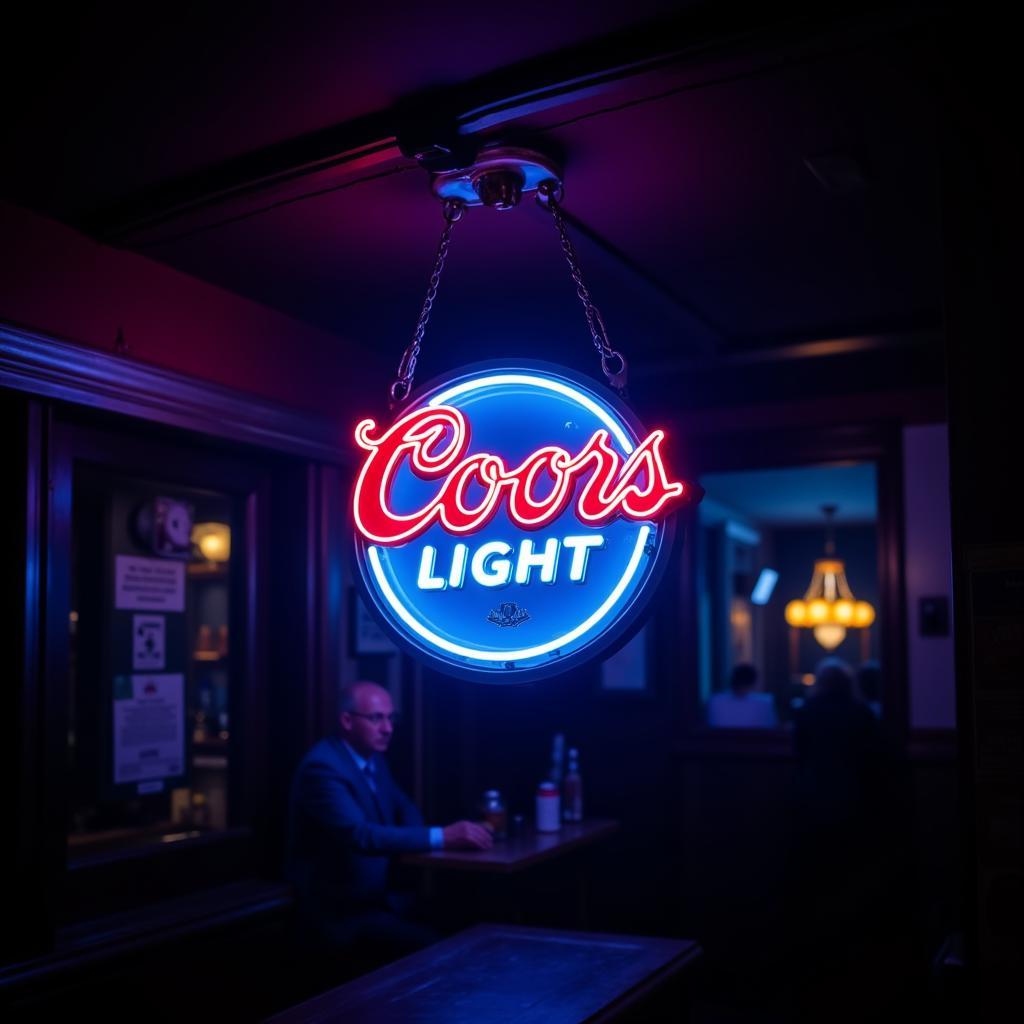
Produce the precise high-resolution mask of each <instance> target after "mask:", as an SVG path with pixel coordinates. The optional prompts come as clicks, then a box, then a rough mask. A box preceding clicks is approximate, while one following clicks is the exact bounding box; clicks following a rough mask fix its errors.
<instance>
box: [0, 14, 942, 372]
mask: <svg viewBox="0 0 1024 1024" xmlns="http://www.w3.org/2000/svg"><path fill="white" fill-rule="evenodd" d="M689 6H690V7H693V8H699V7H700V5H689ZM721 6H722V5H718V7H721ZM126 10H129V9H126ZM130 10H134V11H135V12H136V13H134V14H132V15H128V14H124V13H122V14H121V15H119V16H117V17H115V16H114V15H112V14H108V15H106V16H98V15H93V14H90V15H89V16H88V18H86V17H85V16H83V15H78V16H77V18H78V21H77V22H76V21H71V22H67V23H63V24H59V25H58V24H54V25H47V26H45V31H44V30H43V26H41V25H39V24H36V25H34V26H28V27H27V28H26V30H25V31H26V34H25V38H24V41H23V42H24V49H25V51H27V53H29V54H37V59H36V61H35V63H34V67H35V73H34V75H33V77H32V78H31V79H25V78H21V79H20V80H19V82H16V83H12V84H11V87H10V88H8V89H5V95H6V103H7V104H8V105H9V107H10V109H9V110H8V111H6V112H5V134H6V135H7V142H8V153H9V154H13V157H8V158H5V160H4V162H3V166H2V169H0V194H2V195H3V196H4V198H7V199H9V200H11V201H14V202H16V203H20V204H22V205H25V206H29V207H31V208H34V209H36V210H39V211H42V212H44V213H47V214H48V215H51V216H55V217H57V218H58V219H64V220H67V221H69V222H71V223H76V224H78V223H81V222H82V220H83V218H88V217H91V216H92V215H93V214H95V212H96V211H97V210H102V209H104V208H108V207H109V206H110V204H113V203H117V202H119V201H122V200H125V199H128V198H130V197H132V196H134V195H136V194H138V193H139V191H140V190H143V189H145V188H148V187H150V186H153V185H156V184H160V183H161V182H165V181H167V180H169V179H172V178H174V177H175V176H176V175H179V174H181V173H183V172H187V171H196V170H201V169H203V168H205V167H208V166H209V165H211V164H214V163H216V162H217V161H219V160H223V159H224V158H226V157H235V156H240V155H242V156H244V155H245V154H247V153H251V152H252V151H255V150H259V149H260V148H261V147H265V146H267V145H270V144H272V143H278V142H283V141H286V140H288V139H291V138H294V137H296V136H299V135H301V134H303V133H305V132H309V131H312V130H315V129H321V128H324V127H327V126H331V125H336V124H351V123H352V122H353V119H358V118H359V117H363V116H369V115H374V114H376V113H377V112H381V111H387V110H388V109H389V108H391V107H392V106H393V105H394V104H396V103H398V102H399V101H402V100H403V99H405V98H407V97H409V96H410V95H413V94H415V93H417V92H420V91H421V90H423V89H426V88H432V87H438V86H448V87H454V88H455V90H456V92H457V90H458V87H459V85H460V83H463V82H469V81H470V80H472V79H474V78H475V77H477V76H479V75H482V74H485V73H488V72H492V71H494V70H495V69H501V68H505V67H508V66H511V65H514V64H516V63H517V62H520V61H523V60H525V59H526V58H533V57H541V56H542V55H544V54H548V53H550V52H552V51H555V50H558V49H560V48H570V50H571V48H573V47H576V46H581V45H584V44H587V43H588V41H590V40H592V39H594V38H595V37H597V36H601V35H603V34H606V33H616V32H618V31H619V30H623V29H626V28H627V27H628V26H630V25H632V24H634V23H636V22H640V21H643V20H644V19H649V18H652V17H656V16H659V15H662V14H663V13H665V12H666V11H678V10H679V5H673V4H664V3H655V2H634V3H632V4H629V5H623V4H614V5H613V4H593V3H591V4H585V5H584V4H573V5H555V6H554V7H552V5H537V7H536V10H535V11H530V10H526V9H517V11H516V15H515V17H514V18H507V19H506V18H505V17H504V16H501V17H499V16H498V14H497V13H493V14H490V13H481V11H482V10H483V9H474V10H471V11H470V13H468V14H467V13H466V8H465V6H464V5H454V4H434V5H430V6H417V7H416V8H414V9H413V10H411V11H399V10H395V9H389V8H388V5H386V4H375V5H368V6H367V7H366V8H364V9H362V10H350V9H349V8H348V7H347V6H346V7H345V8H338V12H337V13H334V14H325V13H324V11H325V8H324V7H323V5H319V6H318V7H317V8H316V9H315V10H314V9H311V10H310V11H309V12H307V13H306V14H305V15H304V14H303V12H302V9H301V5H300V6H299V7H295V6H292V7H289V8H288V15H287V17H284V16H280V17H278V18H275V19H271V18H269V17H267V16H263V15H260V14H259V13H257V12H255V11H247V12H246V15H245V17H244V18H242V19H235V18H229V17H228V16H226V15H225V14H223V13H217V12H216V11H215V10H212V9H208V8H207V7H205V6H203V7H200V6H198V5H196V6H194V7H192V8H188V7H185V8H182V7H180V6H179V7H177V8H175V15H174V18H173V20H171V21H169V22H168V24H167V25H165V26H164V27H163V28H162V30H160V31H154V30H153V29H152V28H151V27H150V26H149V25H148V24H147V25H145V26H144V25H143V19H142V15H141V14H139V13H138V9H137V8H135V9H130ZM489 10H491V9H488V11H489ZM739 27H740V26H739V25H738V29H739ZM738 29H737V40H738V41H737V42H735V43H733V42H731V41H729V40H725V41H724V42H723V41H722V40H721V39H719V40H718V41H717V45H716V47H712V48H710V49H709V51H708V53H706V54H705V53H701V52H700V51H698V53H697V54H696V55H694V54H687V55H686V56H685V58H680V59H679V60H677V61H674V62H669V63H667V64H666V65H664V66H658V67H656V68H653V69H649V70H648V71H646V72H645V73H644V74H641V75H636V76H634V77H631V78H629V79H627V80H623V81H621V82H620V81H614V82H610V83H607V84H606V85H604V86H603V88H602V89H601V90H599V91H597V92H596V94H594V95H588V96H584V97H579V96H577V97H573V98H572V99H571V100H567V101H565V102H558V103H553V104H552V105H551V106H549V107H547V108H545V109H540V110H533V111H527V112H523V113H522V114H521V115H520V116H518V117H516V118H514V119H513V120H512V121H511V122H510V123H508V124H505V125H502V126H500V130H502V131H507V130H508V129H509V128H523V127H529V128H531V129H533V130H535V131H539V136H540V137H541V138H542V139H546V140H548V141H550V142H552V143H554V144H556V145H557V146H558V147H559V148H560V149H561V150H562V151H564V153H565V155H566V200H565V202H566V207H567V209H569V210H570V211H571V212H572V213H573V214H574V215H576V216H577V217H579V218H580V219H581V220H582V221H583V222H585V223H586V224H587V225H588V226H589V227H590V228H591V229H592V230H593V231H595V232H597V233H598V234H599V235H601V236H602V237H603V238H604V239H606V240H607V241H608V242H610V243H611V244H612V245H613V246H614V247H616V248H617V249H618V250H621V251H622V252H623V253H625V255H626V256H627V257H628V258H629V260H631V261H633V263H635V264H636V265H638V266H639V267H641V268H642V269H643V270H644V271H645V272H646V279H645V278H644V277H643V276H639V275H637V274H634V273H632V272H630V271H628V270H626V269H624V267H623V265H622V264H621V262H619V261H618V260H617V259H615V258H614V257H613V256H611V255H609V254H608V252H607V251H606V250H604V249H602V248H599V247H598V246H596V245H594V244H593V243H592V242H590V241H588V240H586V239H582V238H580V239H579V240H578V247H579V250H580V254H581V257H582V259H583V261H584V266H585V270H586V273H587V276H588V278H589V281H590V285H591V289H592V291H593V293H594V295H595V297H596V298H597V300H598V302H599V305H601V307H602V309H603V310H604V312H605V315H606V320H607V322H608V326H609V330H610V332H611V334H612V338H613V341H614V342H615V343H616V344H619V345H621V346H622V347H624V348H625V350H626V351H627V352H628V353H629V354H630V355H631V357H632V361H633V363H634V365H635V366H636V367H637V369H638V374H642V370H643V367H644V366H645V365H646V366H648V368H651V367H663V366H669V367H671V366H673V365H675V363H674V361H678V360H680V359H682V360H687V359H691V358H697V359H704V360H707V359H714V358H718V357H722V356H728V355H730V354H734V353H737V352H743V351H749V350H751V349H757V348H763V347H774V346H779V345H785V344H788V343H791V342H806V341H813V340H820V339H830V338H837V337H844V336H849V335H870V336H875V337H884V336H889V335H895V336H899V337H904V338H905V337H907V336H912V335H914V334H916V333H917V332H926V333H927V332H934V330H935V329H936V328H937V326H938V323H939V311H940V294H939V265H940V253H939V249H938V245H937V238H938V227H937V225H938V218H937V212H936V207H937V165H936V157H935V145H934V136H935V132H936V125H935V110H934V104H935V100H934V83H933V82H932V79H931V70H930V66H929V51H928V42H927V39H928V32H927V26H926V25H925V26H922V25H919V24H917V23H913V22H911V23H909V25H908V23H907V22H906V21H901V20H898V19H894V20H893V21H892V22H891V23H889V22H885V21H882V22H877V21H876V22H872V23H871V24H869V25H868V26H867V27H865V26H864V25H863V24H859V23H851V27H850V28H849V29H847V28H845V27H844V26H843V25H839V27H836V25H834V24H832V25H830V26H829V27H828V30H827V31H821V32H818V33H816V32H815V31H814V30H813V29H807V27H806V26H805V25H804V24H803V23H802V22H801V23H799V25H798V26H797V27H796V28H794V29H793V30H792V31H791V32H790V31H789V30H788V29H780V30H778V31H776V32H774V33H768V34H767V37H766V38H761V37H757V39H756V40H755V41H754V42H749V41H748V40H746V39H745V38H744V36H743V33H742V32H740V31H739V30H738ZM614 38H615V37H614V36H612V44H613V43H614ZM794 40H798V41H797V42H794ZM684 41H685V40H684ZM612 49H614V47H613V46H612ZM524 74H526V72H524ZM513 77H514V76H513ZM663 94H667V95H663ZM385 120H386V118H385ZM495 130H499V129H495ZM831 155H839V156H841V157H843V158H844V159H847V160H849V161H852V165H853V167H854V169H855V170H856V171H857V172H859V173H863V175H864V178H865V182H866V184H865V187H863V188H855V189H854V190H853V191H851V192H849V193H846V194H842V193H836V192H829V191H828V190H827V189H826V188H824V187H823V185H822V183H821V182H820V181H819V180H817V178H816V177H815V176H814V175H813V174H812V173H811V171H810V170H809V169H808V167H807V166H806V165H805V160H807V159H808V158H816V157H820V156H831ZM372 175H382V176H376V177H371V176H372ZM362 178H369V180H361V179H362ZM310 181H311V182H313V183H314V184H315V179H310ZM314 184H311V185H310V190H312V189H313V187H314ZM339 186H341V187H339ZM325 187H327V188H328V189H329V190H328V191H324V192H323V193H322V194H319V195H316V196H312V197H306V198H301V199H298V200H297V201H290V202H287V203H286V204H284V205H280V206H277V207H273V206H272V204H273V202H274V196H273V195H264V196H258V197H257V198H256V199H255V200H254V201H250V202H249V203H248V204H247V205H246V207H245V210H244V213H245V216H244V217H242V219H237V220H234V221H233V222H231V223H227V224H223V225H221V226H215V227H209V226H207V225H208V224H209V223H215V222H216V220H217V217H216V216H213V217H207V218H206V221H205V225H204V228H203V230H198V231H196V230H195V224H194V223H192V222H191V221H188V220H187V219H186V220H182V221H175V220H170V221H166V222H164V223H163V224H161V225H160V226H159V228H158V229H156V230H154V231H153V232H151V233H149V235H148V237H141V238H140V237H134V238H133V237H131V236H128V238H127V241H126V242H125V244H128V245H130V246H132V247H136V248H138V249H139V251H141V252H144V253H145V254H146V255H147V256H149V257H151V258H153V259H157V260H161V261H164V262H167V263H169V264H170V265H172V266H174V267H177V268H179V269H181V270H184V271H186V272H188V273H190V274H194V275H195V276H197V277H200V278H203V279H206V280H209V281H211V282H214V283H216V284H218V285H220V286H222V287H225V288H228V289H231V290H233V291H236V292H238V293H240V294H242V295H246V296H249V297H252V298H254V299H257V300H259V301H261V302H263V303H266V304H267V305H270V306H273V307H276V308H279V309H281V310H283V311H285V312H288V313H290V314H292V315H294V316H296V317H299V318H300V319H304V320H307V321H309V322H311V323H315V324H318V325H322V326H325V327H327V328H328V329H330V330H332V331H335V332H336V333H337V334H338V335H339V337H341V338H345V339H352V340H356V341H359V342H362V343H363V344H365V345H367V346H370V347H372V348H375V349H379V348H381V347H382V346H383V347H386V348H388V349H391V350H393V351H394V353H395V356H396V358H397V355H398V353H399V351H400V349H401V347H402V345H403V344H404V343H405V340H406V338H407V336H408V334H409V331H410V329H411V326H412V324H413V322H414V319H415V316H416V313H417V312H418V309H419V304H420V302H421V301H422V290H423V286H424V284H425V279H426V276H427V273H428V270H429V263H430V259H431V256H432V254H433V249H434V245H435V243H436V236H437V233H438V231H439V228H440V215H439V211H438V208H437V205H436V203H435V201H434V200H433V199H432V197H431V194H430V192H429V190H428V186H427V177H426V174H425V173H424V171H423V170H421V169H420V168H419V167H418V166H417V165H416V164H415V162H413V161H411V160H409V159H407V158H404V157H401V156H400V155H398V154H397V153H391V154H390V155H387V156H386V157H385V158H384V159H382V160H381V161H379V162H377V163H374V164H372V166H370V167H368V168H366V169H364V170H362V171H358V170H355V171H353V170H349V171H344V172H342V173H340V175H335V176H333V177H331V176H328V179H325ZM301 191H302V189H301V188H300V189H299V192H300V193H301ZM287 195H288V197H289V198H291V199H295V189H294V188H293V189H292V191H290V192H288V193H287ZM228 212H229V213H231V214H232V215H233V214H234V212H235V211H228ZM89 223H91V224H92V223H96V222H95V220H90V221H89ZM176 236H177V237H176ZM652 279H654V280H653V282H652ZM588 344H589V341H588V338H587V336H586V333H585V329H584V328H583V324H582V316H581V314H580V311H579V309H578V306H577V304H576V298H575V296H574V294H573V289H572V287H571V285H570V283H569V280H568V276H567V273H566V270H565V267H564V263H563V262H562V257H561V253H560V251H559V249H558V246H557V243H556V239H555V236H554V233H553V228H552V226H551V224H550V223H549V222H548V219H547V217H546V215H545V214H544V213H543V212H542V211H540V210H538V209H537V208H536V207H535V206H534V204H533V202H532V200H530V201H528V202H525V203H524V205H523V207H521V208H520V209H519V210H517V211H514V212H511V213H507V214H498V213H495V212H493V211H487V210H471V211H469V213H468V214H467V216H466V217H465V218H464V219H463V221H462V223H460V224H459V225H458V226H457V228H456V232H455V237H454V240H453V244H452V250H451V256H450V261H449V267H448V271H447V273H446V275H445V278H444V280H443V283H442V287H441V293H440V296H439V299H438V303H437V306H436V313H435V316H434V320H433V323H432V325H431V329H430V331H429V334H428V348H427V350H426V352H425V355H424V358H423V360H422V362H421V368H422V370H423V372H425V373H426V374H427V375H428V376H429V375H430V374H431V373H432V372H434V371H436V370H438V369H441V368H442V367H443V366H446V365H450V364H451V363H452V362H454V361H456V360H457V359H458V358H465V357H477V358H479V357H488V356H494V355H499V354H509V353H515V354H522V355H532V356H538V355H543V356H548V357H551V356H555V357H556V358H560V359H562V360H563V361H569V362H575V363H577V364H578V365H582V364H585V363H586V360H587V345H588ZM560 346H561V347H565V348H566V349H567V351H565V352H562V351H561V350H560ZM569 346H578V347H577V348H575V349H572V350H571V351H570V350H569ZM553 348H554V349H555V351H553ZM659 372H660V371H659ZM683 386H685V381H684V385H683Z"/></svg>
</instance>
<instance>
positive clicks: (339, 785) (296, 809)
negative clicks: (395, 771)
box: [288, 738, 430, 926]
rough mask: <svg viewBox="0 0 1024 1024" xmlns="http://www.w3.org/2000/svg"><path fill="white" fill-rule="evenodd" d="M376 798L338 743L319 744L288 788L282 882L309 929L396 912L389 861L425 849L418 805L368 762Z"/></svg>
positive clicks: (377, 763)
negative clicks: (285, 866)
mask: <svg viewBox="0 0 1024 1024" xmlns="http://www.w3.org/2000/svg"><path fill="white" fill-rule="evenodd" d="M373 760H374V767H375V774H374V780H375V782H376V785H377V793H376V795H375V794H374V793H373V791H372V790H371V789H370V786H369V783H368V782H367V781H366V777H365V775H364V774H363V772H362V771H360V769H359V768H358V767H357V766H356V763H355V761H354V760H353V758H352V755H351V754H350V753H349V751H348V748H347V747H346V746H345V744H344V743H343V742H342V741H341V740H340V739H337V738H330V739H325V740H321V741H320V742H319V743H318V744H317V745H316V746H315V747H313V749H312V750H310V752H309V753H308V754H307V755H306V756H305V758H304V759H303V761H302V763H301V764H300V765H299V768H298V771H297V772H296V773H295V778H294V780H293V782H292V791H291V802H290V808H289V838H288V877H289V880H290V881H291V883H292V885H293V886H294V889H295V897H296V900H297V902H298V907H299V911H300V914H301V915H302V916H303V918H304V919H305V921H306V922H307V924H311V925H313V926H317V925H321V924H322V925H331V924H334V923H336V922H339V921H342V920H343V919H345V918H351V917H353V916H354V915H357V914H359V913H360V912H363V911H367V910H374V909H395V905H394V900H393V898H392V895H391V894H390V893H389V891H388V863H389V860H390V858H389V856H388V855H389V854H396V853H414V852H418V851H421V850H429V849H430V830H429V829H428V828H426V827H425V826H424V824H423V818H422V816H421V815H420V812H419V810H418V809H417V807H416V805H415V804H414V803H413V802H412V800H410V799H409V797H407V796H406V795H405V794H404V793H403V792H402V791H401V790H400V789H399V788H398V786H396V785H395V783H394V781H393V780H392V778H391V773H390V772H389V771H388V767H387V762H386V761H385V759H384V758H383V757H378V756H376V755H375V756H374V759H373Z"/></svg>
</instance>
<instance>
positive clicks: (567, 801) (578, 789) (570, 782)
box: [562, 747, 583, 821]
mask: <svg viewBox="0 0 1024 1024" xmlns="http://www.w3.org/2000/svg"><path fill="white" fill-rule="evenodd" d="M562 816H563V818H564V819H565V821H582V820H583V778H582V777H581V776H580V755H579V751H578V750H577V749H576V748H575V747H573V748H572V749H571V750H570V751H569V770H568V771H567V772H566V774H565V781H564V782H563V783H562Z"/></svg>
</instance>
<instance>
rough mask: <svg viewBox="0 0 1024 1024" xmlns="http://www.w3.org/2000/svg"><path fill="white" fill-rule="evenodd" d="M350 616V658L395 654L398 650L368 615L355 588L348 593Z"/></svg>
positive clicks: (375, 621)
mask: <svg viewBox="0 0 1024 1024" xmlns="http://www.w3.org/2000/svg"><path fill="white" fill-rule="evenodd" d="M348 597H349V608H350V609H351V614H350V616H349V621H350V623H351V633H350V636H351V644H350V646H351V649H352V656H353V657H359V656H360V655H364V654H397V653H398V648H397V647H396V646H395V645H394V644H393V643H392V642H391V640H390V639H389V638H388V635H387V634H386V633H385V632H384V630H383V629H381V628H380V625H379V624H378V622H377V620H376V619H375V618H374V617H373V616H372V615H371V614H370V611H369V609H368V608H367V607H366V605H365V604H364V603H363V601H362V599H361V598H360V596H359V594H358V593H357V592H356V589H355V587H350V588H349V592H348Z"/></svg>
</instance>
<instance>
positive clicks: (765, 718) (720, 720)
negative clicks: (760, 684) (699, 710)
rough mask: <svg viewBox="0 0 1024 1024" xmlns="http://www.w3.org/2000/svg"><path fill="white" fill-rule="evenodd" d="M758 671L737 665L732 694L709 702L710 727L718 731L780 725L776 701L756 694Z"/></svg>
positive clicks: (764, 694)
mask: <svg viewBox="0 0 1024 1024" xmlns="http://www.w3.org/2000/svg"><path fill="white" fill-rule="evenodd" d="M756 690H757V669H756V668H754V666H753V665H737V666H736V667H735V668H734V669H733V670H732V676H731V677H730V679H729V692H728V693H716V694H714V695H713V696H712V697H711V699H710V700H709V701H708V725H710V726H712V727H713V728H717V729H774V728H775V726H777V725H778V724H779V720H778V718H777V716H776V714H775V701H774V700H772V697H771V694H769V693H757V692H755V691H756Z"/></svg>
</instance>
